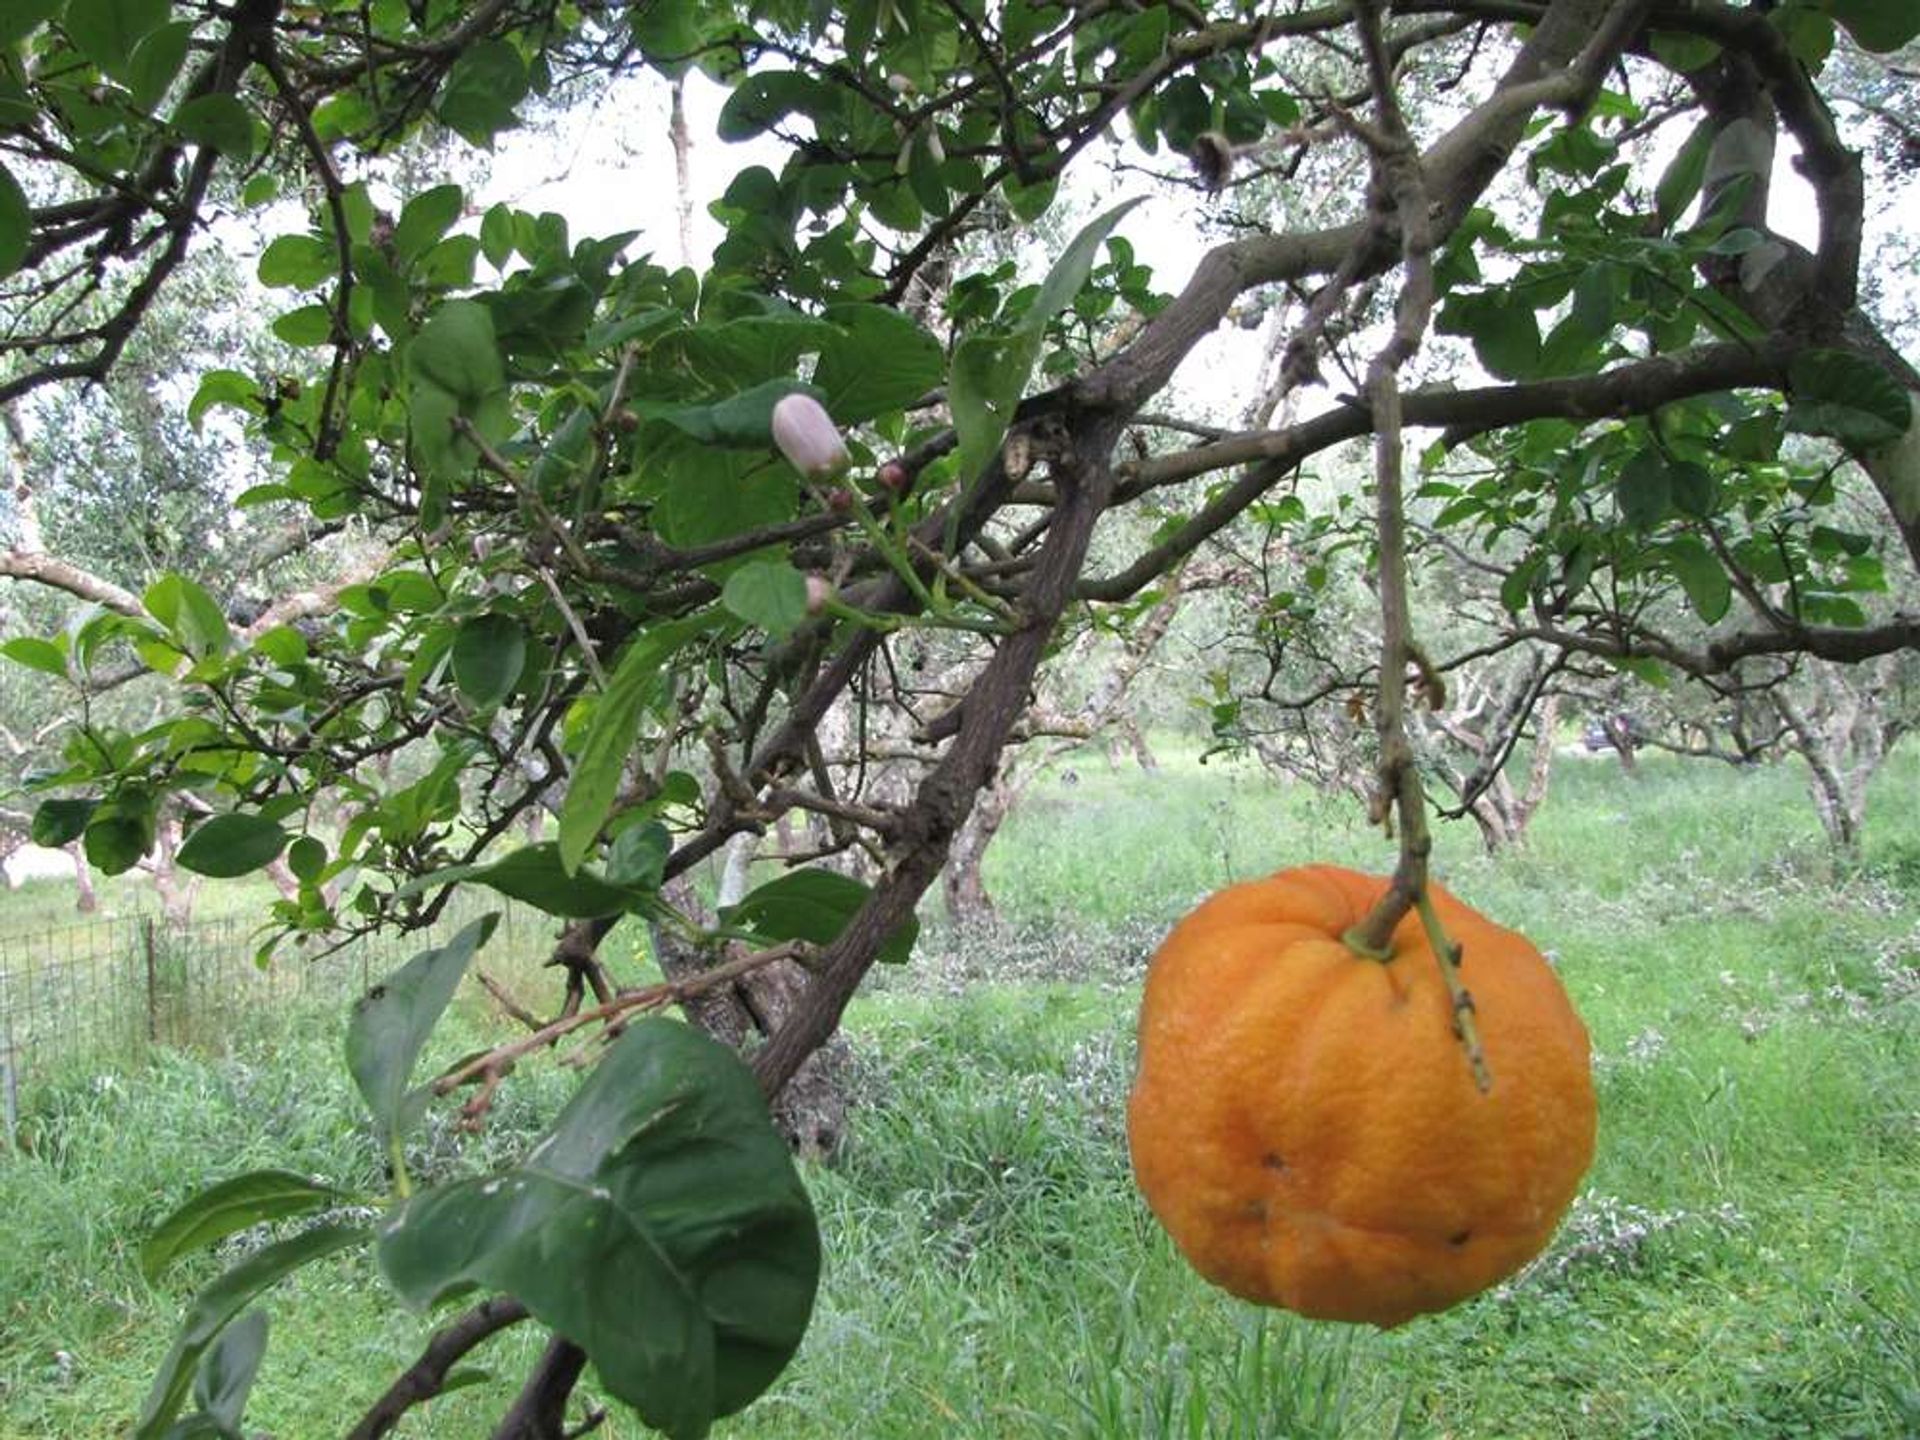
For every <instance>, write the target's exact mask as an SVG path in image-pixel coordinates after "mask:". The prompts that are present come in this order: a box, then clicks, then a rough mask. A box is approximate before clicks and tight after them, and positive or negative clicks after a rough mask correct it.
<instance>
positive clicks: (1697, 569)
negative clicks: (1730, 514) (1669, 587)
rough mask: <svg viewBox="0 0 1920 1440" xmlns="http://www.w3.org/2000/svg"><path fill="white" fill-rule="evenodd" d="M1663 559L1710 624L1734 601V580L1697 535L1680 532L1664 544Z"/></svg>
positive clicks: (1717, 620)
mask: <svg viewBox="0 0 1920 1440" xmlns="http://www.w3.org/2000/svg"><path fill="white" fill-rule="evenodd" d="M1666 559H1667V568H1668V569H1670V570H1672V571H1673V573H1674V576H1675V578H1676V579H1678V580H1679V582H1680V587H1681V589H1683V590H1685V591H1686V592H1687V599H1688V600H1689V601H1691V602H1692V604H1693V608H1694V613H1696V614H1697V615H1699V617H1700V618H1701V619H1702V620H1704V621H1705V622H1706V623H1707V624H1709V625H1715V624H1718V623H1719V622H1720V620H1721V619H1722V618H1723V617H1725V615H1726V613H1727V607H1728V606H1730V605H1731V604H1732V603H1733V582H1732V581H1731V580H1730V579H1728V578H1727V571H1726V567H1725V566H1723V565H1722V564H1721V563H1720V559H1719V557H1718V556H1716V555H1715V554H1714V553H1713V552H1712V551H1711V550H1709V549H1708V548H1707V547H1706V544H1705V543H1704V542H1703V541H1702V540H1700V539H1699V537H1697V536H1694V535H1682V536H1679V537H1678V538H1676V539H1675V540H1674V541H1673V542H1672V543H1671V544H1669V545H1668V546H1667V549H1666Z"/></svg>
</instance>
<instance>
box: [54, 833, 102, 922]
mask: <svg viewBox="0 0 1920 1440" xmlns="http://www.w3.org/2000/svg"><path fill="white" fill-rule="evenodd" d="M62 848H64V849H65V850H66V852H67V858H68V859H70V860H72V861H73V888H74V890H75V891H76V892H77V896H76V898H75V900H74V902H73V908H74V909H75V910H77V911H79V912H80V913H81V914H82V915H91V914H93V912H94V911H96V910H98V909H99V908H100V897H99V896H98V895H97V894H95V893H94V889H93V867H92V866H91V865H89V864H87V852H86V851H85V850H83V849H81V848H80V842H79V841H78V840H75V841H74V842H73V843H72V844H70V845H67V846H64V847H62Z"/></svg>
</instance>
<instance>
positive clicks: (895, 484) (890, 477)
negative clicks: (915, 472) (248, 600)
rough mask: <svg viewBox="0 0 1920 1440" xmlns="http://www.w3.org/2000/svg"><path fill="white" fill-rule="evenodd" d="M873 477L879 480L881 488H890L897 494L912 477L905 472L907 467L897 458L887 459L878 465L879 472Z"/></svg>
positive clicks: (902, 490) (904, 488) (905, 486)
mask: <svg viewBox="0 0 1920 1440" xmlns="http://www.w3.org/2000/svg"><path fill="white" fill-rule="evenodd" d="M874 478H875V479H876V480H878V481H879V482H880V488H881V489H882V490H891V491H892V492H893V493H894V494H896V495H899V494H901V493H903V492H904V491H905V490H906V488H907V485H908V483H909V482H910V481H911V480H912V478H913V477H912V476H910V475H908V474H907V467H906V466H904V465H902V464H901V463H900V462H899V461H898V460H889V461H887V463H886V464H884V465H882V466H881V467H880V471H879V473H878V474H877V475H875V476H874Z"/></svg>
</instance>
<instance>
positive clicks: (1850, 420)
mask: <svg viewBox="0 0 1920 1440" xmlns="http://www.w3.org/2000/svg"><path fill="white" fill-rule="evenodd" d="M1787 384H1788V386H1789V388H1790V392H1791V394H1792V397H1793V401H1792V404H1791V405H1790V406H1789V407H1788V409H1787V428H1788V429H1789V430H1796V431H1799V432H1800V433H1801V434H1803V435H1830V436H1832V437H1833V438H1834V439H1836V440H1838V441H1839V442H1840V443H1841V444H1843V445H1846V446H1848V447H1849V448H1851V449H1856V450H1865V449H1873V448H1876V447H1878V446H1881V445H1890V444H1892V443H1893V442H1894V441H1895V440H1898V439H1899V438H1900V437H1901V436H1902V435H1904V434H1906V433H1907V430H1908V428H1909V427H1910V426H1911V425H1912V424H1913V403H1912V401H1911V400H1910V399H1909V398H1908V396H1907V392H1906V390H1905V389H1903V388H1902V386H1901V384H1900V382H1899V381H1898V380H1896V379H1894V378H1893V376H1891V375H1889V374H1888V373H1887V372H1886V371H1885V370H1883V369H1881V368H1880V367H1879V366H1878V365H1876V364H1874V363H1873V362H1872V361H1871V360H1863V359H1861V358H1860V357H1859V356H1858V355H1854V354H1852V353H1850V352H1848V351H1845V350H1809V351H1806V352H1804V353H1802V354H1799V355H1796V356H1794V358H1793V361H1792V363H1791V364H1790V365H1788V367H1787Z"/></svg>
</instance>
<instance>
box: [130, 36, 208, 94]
mask: <svg viewBox="0 0 1920 1440" xmlns="http://www.w3.org/2000/svg"><path fill="white" fill-rule="evenodd" d="M192 38H193V22H192V21H191V20H176V21H174V22H173V23H172V24H169V25H162V26H161V27H160V28H159V29H157V30H155V31H153V32H152V33H150V34H149V35H147V36H146V37H145V38H144V39H142V40H141V41H140V43H139V44H138V45H136V46H134V47H133V55H132V57H131V58H130V60H129V61H128V64H127V93H128V94H129V95H131V96H132V98H133V103H134V105H135V106H137V107H138V108H139V109H141V110H152V109H153V107H154V106H156V105H158V104H159V103H160V101H161V100H162V99H163V98H164V97H165V96H166V93H167V88H168V87H169V86H170V85H172V84H173V80H174V77H175V76H176V75H178V74H179V73H180V67H181V66H182V65H184V64H186V63H187V45H188V42H189V41H191V40H192Z"/></svg>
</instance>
